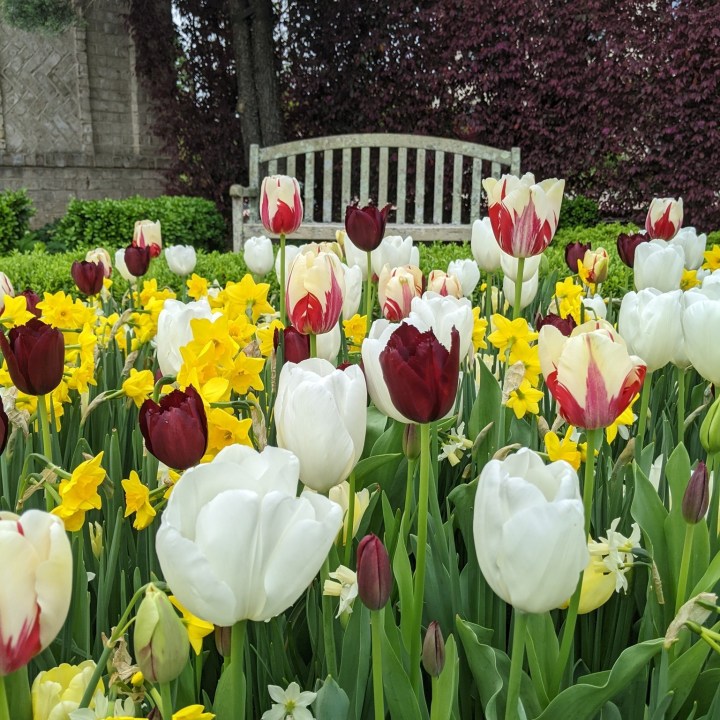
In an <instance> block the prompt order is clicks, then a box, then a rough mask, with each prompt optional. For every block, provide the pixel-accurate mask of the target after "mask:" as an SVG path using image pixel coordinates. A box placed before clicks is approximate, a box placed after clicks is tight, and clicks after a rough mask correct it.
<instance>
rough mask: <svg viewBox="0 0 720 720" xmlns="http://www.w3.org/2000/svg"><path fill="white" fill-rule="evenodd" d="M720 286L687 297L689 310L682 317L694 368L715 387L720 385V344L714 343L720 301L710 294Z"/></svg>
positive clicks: (719, 313)
mask: <svg viewBox="0 0 720 720" xmlns="http://www.w3.org/2000/svg"><path fill="white" fill-rule="evenodd" d="M715 288H717V289H718V290H720V285H718V284H717V283H714V284H711V285H709V286H708V289H707V291H706V289H705V288H703V289H702V290H698V289H693V290H689V291H688V292H686V293H685V310H684V312H683V315H682V329H683V337H684V338H685V351H686V353H687V357H688V359H689V360H690V363H691V364H692V366H693V367H694V368H695V369H696V370H697V371H698V373H700V375H701V376H702V377H704V378H705V380H707V381H708V382H711V383H713V384H714V385H717V384H720V343H717V342H714V341H713V337H712V332H713V328H717V327H720V325H718V323H720V299H711V298H710V297H709V296H708V294H709V293H710V292H713V291H714V290H715Z"/></svg>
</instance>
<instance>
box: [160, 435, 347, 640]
mask: <svg viewBox="0 0 720 720" xmlns="http://www.w3.org/2000/svg"><path fill="white" fill-rule="evenodd" d="M298 471H299V463H298V459H297V458H296V457H295V456H294V455H293V454H292V453H291V452H288V451H287V450H281V449H279V448H275V447H266V448H265V450H263V452H262V453H258V452H256V451H255V450H253V449H252V448H249V447H246V446H244V445H230V446H229V447H226V448H223V449H222V450H221V451H220V452H219V453H218V454H217V455H216V456H215V458H214V459H213V460H212V461H211V462H209V463H205V464H202V465H197V466H195V467H193V468H191V469H190V470H186V471H185V473H184V474H183V476H182V477H181V478H180V480H179V481H178V483H177V484H176V486H175V488H174V489H173V492H172V495H171V496H170V500H169V501H168V504H167V507H166V508H165V510H164V512H163V514H162V523H161V525H160V529H159V530H158V533H157V538H156V542H155V547H156V551H157V556H158V559H159V561H160V567H161V568H162V571H163V575H164V577H165V580H166V581H167V583H168V585H169V586H170V588H171V589H172V592H173V594H174V595H175V596H176V597H177V599H178V600H179V601H180V603H181V604H182V605H183V606H184V607H186V608H187V609H188V610H189V611H190V612H191V613H193V614H194V615H197V616H198V617H201V618H203V619H204V620H207V621H208V622H212V623H214V624H215V625H221V626H224V627H227V626H230V625H234V624H235V623H236V622H238V621H240V620H256V621H264V620H269V619H270V618H273V617H275V616H277V615H279V614H280V613H281V612H283V611H284V610H286V609H287V608H288V607H290V605H292V604H293V603H294V602H295V601H296V600H297V599H298V598H299V597H300V596H301V595H302V593H303V592H304V591H305V590H306V588H307V587H308V585H309V584H310V583H311V582H312V580H313V578H314V577H315V575H317V573H318V570H319V569H320V566H321V565H322V563H323V561H324V560H325V558H326V557H327V554H328V552H329V550H330V547H331V545H332V543H333V541H334V540H335V537H336V536H337V534H338V532H339V531H340V528H341V527H342V510H341V509H340V506H339V505H337V504H336V503H334V502H332V500H329V499H328V498H326V497H324V496H322V495H319V494H317V493H303V494H302V495H301V496H300V497H296V494H297V482H298Z"/></svg>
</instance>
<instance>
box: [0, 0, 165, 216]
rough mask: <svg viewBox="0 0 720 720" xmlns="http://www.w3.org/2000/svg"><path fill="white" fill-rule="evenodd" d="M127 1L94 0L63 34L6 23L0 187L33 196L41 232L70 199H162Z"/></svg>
mask: <svg viewBox="0 0 720 720" xmlns="http://www.w3.org/2000/svg"><path fill="white" fill-rule="evenodd" d="M126 12H127V4H126V2H125V0H93V2H92V3H89V4H87V6H86V10H85V11H84V22H81V23H78V24H77V25H76V26H75V27H73V28H71V29H69V30H67V31H66V32H64V33H62V34H60V35H57V36H47V35H41V34H36V33H26V32H23V31H21V30H17V29H15V28H11V27H9V26H4V25H2V24H0V189H18V188H21V187H24V188H27V190H28V192H29V194H30V197H32V199H33V200H34V201H35V205H36V208H37V215H36V217H35V219H34V223H35V225H36V226H37V225H42V224H44V223H46V222H49V221H50V220H53V219H55V218H57V217H60V216H61V215H62V214H63V213H64V211H65V208H66V206H67V203H68V200H69V199H70V198H71V197H79V198H84V199H100V198H105V197H110V198H122V197H127V196H129V195H135V194H141V195H147V196H154V195H159V194H161V193H162V191H163V186H164V182H163V178H162V170H163V169H164V168H165V167H166V166H167V161H166V159H165V158H163V157H162V156H161V155H160V147H161V143H160V141H159V139H158V138H157V137H156V136H155V135H154V134H153V132H152V118H151V116H150V112H149V102H148V98H147V95H146V93H145V91H144V89H143V87H142V86H141V85H140V84H139V83H138V80H137V77H136V75H135V49H134V45H133V43H132V40H131V38H130V36H129V34H128V31H127V25H126V20H125V13H126Z"/></svg>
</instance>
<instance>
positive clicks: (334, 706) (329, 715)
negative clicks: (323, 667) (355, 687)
mask: <svg viewBox="0 0 720 720" xmlns="http://www.w3.org/2000/svg"><path fill="white" fill-rule="evenodd" d="M313 709H314V710H315V720H346V719H347V716H348V710H349V709H350V699H349V698H348V696H347V693H346V692H345V691H344V690H343V689H342V688H341V687H340V686H339V685H338V684H337V683H336V682H335V680H333V679H332V677H331V676H330V675H328V676H327V678H325V682H324V683H323V685H322V687H321V688H320V690H319V691H318V694H317V697H316V698H315V702H314V703H313Z"/></svg>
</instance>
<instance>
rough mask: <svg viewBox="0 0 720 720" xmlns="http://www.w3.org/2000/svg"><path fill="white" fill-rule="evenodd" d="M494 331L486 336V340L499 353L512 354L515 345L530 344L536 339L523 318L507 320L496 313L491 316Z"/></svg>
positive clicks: (535, 335)
mask: <svg viewBox="0 0 720 720" xmlns="http://www.w3.org/2000/svg"><path fill="white" fill-rule="evenodd" d="M491 320H492V325H493V327H494V330H493V332H492V333H490V335H488V338H487V339H488V340H489V341H490V342H491V343H492V345H493V347H496V348H497V349H498V350H499V351H500V353H501V354H502V353H506V352H508V351H510V352H512V350H513V347H514V345H515V343H518V342H524V343H526V344H529V343H531V342H532V341H533V340H536V339H537V336H538V334H537V333H536V332H535V331H534V330H531V329H530V326H529V325H528V323H527V320H525V318H517V319H515V320H508V318H506V317H505V316H504V315H500V314H498V313H496V314H495V315H493V316H492V318H491Z"/></svg>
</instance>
